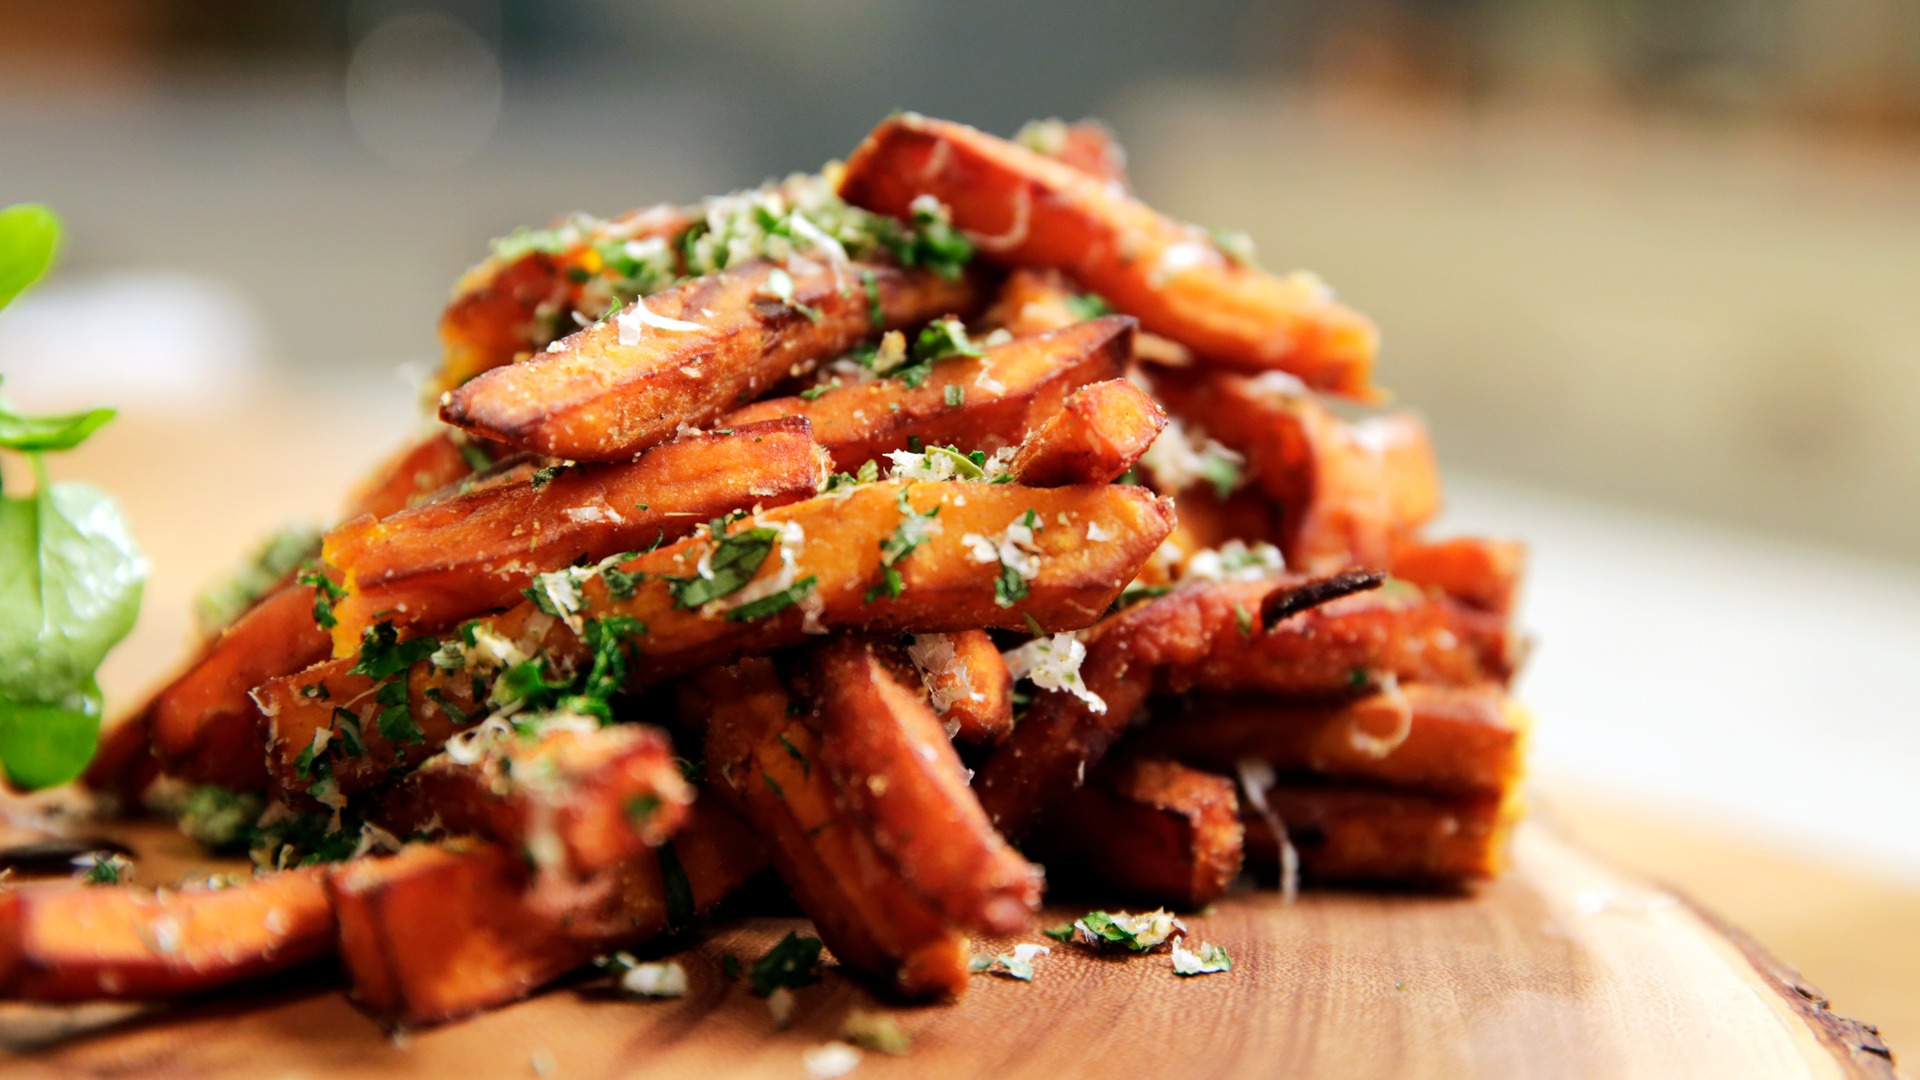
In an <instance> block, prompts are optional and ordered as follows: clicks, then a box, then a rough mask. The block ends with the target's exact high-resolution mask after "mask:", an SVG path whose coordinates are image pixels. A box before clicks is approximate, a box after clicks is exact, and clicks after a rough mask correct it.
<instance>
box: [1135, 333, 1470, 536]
mask: <svg viewBox="0 0 1920 1080" xmlns="http://www.w3.org/2000/svg"><path fill="white" fill-rule="evenodd" d="M1272 383H1273V380H1271V379H1270V378H1269V379H1257V378H1247V377H1245V376H1240V375H1230V374H1223V373H1214V372H1193V371H1188V372H1165V371H1163V372H1157V373H1155V375H1154V377H1153V385H1154V390H1155V392H1157V393H1158V394H1159V395H1160V396H1161V398H1162V399H1163V400H1164V401H1166V403H1167V407H1168V409H1169V410H1170V411H1171V412H1172V413H1173V414H1174V415H1176V416H1178V417H1180V418H1181V419H1182V420H1183V421H1185V422H1186V423H1188V424H1190V425H1193V426H1196V427H1198V428H1200V429H1201V430H1204V431H1205V432H1206V434H1207V435H1208V436H1210V437H1212V438H1215V439H1218V440H1220V441H1221V442H1222V443H1224V444H1226V445H1227V446H1228V447H1231V448H1232V449H1234V450H1236V451H1238V452H1239V453H1241V454H1242V455H1244V456H1245V457H1246V459H1247V474H1248V475H1247V477H1246V479H1247V481H1248V482H1249V483H1250V484H1252V485H1253V486H1254V488H1255V489H1256V490H1257V491H1258V492H1259V493H1260V494H1262V495H1265V496H1266V498H1267V500H1268V503H1269V505H1271V506H1275V507H1277V509H1278V517H1279V533H1280V535H1279V536H1278V538H1277V539H1276V540H1275V542H1276V543H1278V544H1279V546H1280V549H1281V550H1282V551H1283V552H1285V553H1286V557H1287V565H1288V567H1290V568H1292V569H1295V570H1299V571H1302V572H1304V573H1330V572H1332V571H1335V570H1338V569H1341V568H1343V567H1347V566H1370V567H1374V568H1376V569H1384V568H1386V566H1387V564H1388V561H1389V560H1390V559H1391V557H1392V553H1393V545H1394V542H1395V541H1396V540H1397V539H1399V538H1401V537H1404V536H1407V535H1410V534H1411V533H1412V532H1413V530H1414V529H1416V528H1418V527H1419V526H1420V525H1422V524H1424V523H1425V522H1426V521H1428V520H1429V519H1431V518H1432V517H1433V516H1434V515H1435V514H1436V513H1438V512H1439V510H1440V474H1439V470H1438V468H1437V466H1436V465H1435V463H1434V457H1433V444H1432V442H1431V441H1430V440H1429V439H1428V438H1427V431H1426V426H1425V425H1424V424H1422V423H1421V422H1420V420H1419V418H1418V417H1416V416H1414V415H1413V414H1412V413H1407V412H1393V413H1387V414H1384V415H1380V416H1375V417H1372V418H1370V419H1367V420H1362V421H1359V422H1358V423H1348V422H1347V421H1345V420H1342V419H1341V418H1340V417H1338V416H1336V415H1334V413H1333V411H1332V410H1330V409H1328V408H1327V407H1326V406H1324V405H1322V404H1320V403H1319V402H1317V401H1315V400H1314V399H1313V397H1312V396H1311V395H1309V394H1307V393H1305V392H1304V390H1302V389H1300V388H1298V387H1294V386H1288V385H1285V384H1282V385H1280V386H1278V387H1276V386H1274V385H1272Z"/></svg>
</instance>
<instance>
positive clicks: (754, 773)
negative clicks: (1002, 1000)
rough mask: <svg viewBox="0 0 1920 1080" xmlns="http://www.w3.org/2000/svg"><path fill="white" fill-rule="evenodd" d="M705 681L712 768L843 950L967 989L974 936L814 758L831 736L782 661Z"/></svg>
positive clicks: (909, 982) (911, 979)
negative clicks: (794, 713)
mask: <svg viewBox="0 0 1920 1080" xmlns="http://www.w3.org/2000/svg"><path fill="white" fill-rule="evenodd" d="M699 683H700V684H701V686H700V691H699V697H700V699H701V700H702V701H703V702H704V703H705V709H706V717H705V719H706V730H707V739H706V759H707V761H706V764H707V776H708V778H709V780H710V781H711V783H712V784H713V786H714V788H715V789H716V790H718V791H720V792H722V793H724V794H725V795H726V796H727V797H728V798H730V799H732V800H733V801H734V803H735V805H736V806H737V807H738V809H739V811H740V814H741V816H743V817H745V818H746V819H747V820H748V821H750V822H751V823H752V824H753V826H754V828H755V829H756V830H757V831H758V833H759V835H760V836H761V837H762V838H763V839H764V840H765V841H766V843H767V846H768V850H769V854H770V855H771V856H772V859H773V864H774V867H775V868H776V869H778V870H779V871H780V876H781V878H782V879H783V880H784V881H786V883H787V885H788V887H789V888H791V889H792V890H793V894H794V898H795V899H796V900H798V901H799V902H800V906H801V908H802V909H803V910H804V911H806V913H807V915H808V917H810V918H811V919H812V920H813V924H814V928H815V929H817V930H819V932H820V939H821V940H822V941H824V942H826V944H827V947H828V948H830V949H832V950H833V955H834V956H835V957H836V958H837V959H838V960H839V961H840V962H841V963H842V964H845V965H846V966H848V967H850V968H853V969H854V970H856V971H861V972H865V973H867V974H869V975H871V976H874V977H876V978H879V979H881V980H883V981H885V982H886V983H887V985H889V986H891V987H893V988H894V989H895V990H897V991H899V992H900V993H902V994H905V995H907V996H909V997H939V996H957V995H959V994H960V993H962V992H964V991H965V990H966V986H967V961H968V948H967V939H966V938H965V937H964V936H962V935H961V934H960V933H958V932H957V931H956V930H955V929H954V928H953V927H952V926H950V925H949V924H948V923H947V922H946V920H944V919H943V918H941V916H940V915H939V913H938V912H937V911H935V910H934V908H933V907H932V906H930V905H929V904H928V902H927V901H926V900H925V899H924V898H923V897H922V896H921V895H920V894H919V893H918V892H916V891H915V890H914V889H913V888H911V887H910V886H909V885H908V884H907V882H906V880H905V879H904V878H903V877H902V876H901V874H900V872H899V871H898V870H896V869H895V868H894V867H893V866H892V865H891V864H890V863H889V862H888V861H887V859H886V858H885V856H884V855H883V854H882V853H881V852H880V850H879V849H878V847H877V846H876V845H875V844H874V842H873V839H872V835H871V830H870V827H869V826H867V825H866V824H865V823H864V822H862V821H860V820H858V819H857V818H856V817H855V816H854V815H853V813H852V812H851V811H850V810H848V809H847V808H846V807H845V806H844V804H843V803H842V802H841V799H840V792H838V791H836V790H835V787H834V784H833V783H832V782H831V781H830V780H829V779H828V775H827V770H826V769H825V768H824V767H822V768H818V769H816V768H814V767H813V765H812V762H814V761H815V760H817V759H818V755H819V753H820V750H821V743H820V741H819V740H818V739H816V738H815V736H814V734H813V732H811V731H809V730H808V729H807V727H806V725H804V724H802V723H800V722H799V721H798V720H796V719H794V718H792V717H790V716H788V715H787V713H788V706H789V703H790V701H791V699H790V698H789V696H788V694H787V691H786V689H785V687H784V686H782V685H781V682H780V679H779V677H778V675H777V674H776V673H775V672H774V670H773V667H772V665H771V664H769V663H768V662H766V661H764V660H748V661H745V662H743V663H742V664H739V665H737V666H736V667H735V669H733V670H732V671H729V672H713V673H707V674H704V675H703V677H702V678H701V679H700V680H699Z"/></svg>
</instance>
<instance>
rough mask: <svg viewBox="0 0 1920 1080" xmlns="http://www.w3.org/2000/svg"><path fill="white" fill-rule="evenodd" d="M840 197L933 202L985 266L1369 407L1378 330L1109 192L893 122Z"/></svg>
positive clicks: (1063, 167)
mask: <svg viewBox="0 0 1920 1080" xmlns="http://www.w3.org/2000/svg"><path fill="white" fill-rule="evenodd" d="M840 194H841V197H842V198H844V199H846V200H847V201H848V202H850V203H853V204H854V205H856V206H863V207H865V208H867V209H869V210H874V211H878V212H880V213H885V214H892V215H894V216H895V217H901V218H905V217H907V216H908V215H909V214H910V212H911V205H912V203H913V201H914V200H915V199H916V198H919V197H921V196H929V195H930V196H932V197H933V198H935V199H937V200H939V201H940V203H941V204H942V205H944V206H946V207H947V208H948V209H949V210H950V212H951V213H952V217H953V223H954V224H955V225H956V226H958V227H959V228H961V229H962V230H964V231H965V232H967V233H968V235H969V236H971V237H972V238H973V241H974V243H975V245H976V247H977V248H978V249H979V251H980V253H981V254H982V255H984V256H985V257H987V258H990V259H993V260H996V261H999V262H1004V263H1007V264H1009V265H1012V266H1020V267H1051V268H1054V269H1059V270H1065V271H1067V272H1068V273H1071V274H1072V275H1074V277H1075V278H1077V279H1078V280H1080V281H1081V282H1084V283H1085V284H1086V285H1087V287H1088V288H1090V289H1092V290H1093V291H1094V292H1096V293H1098V294H1100V295H1101V296H1102V297H1104V298H1105V299H1106V300H1107V302H1108V303H1110V304H1112V305H1113V306H1114V308H1115V309H1116V310H1118V311H1121V312H1123V313H1125V314H1128V315H1132V316H1134V317H1136V318H1138V319H1139V320H1140V323H1141V325H1142V326H1143V327H1144V328H1145V329H1147V330H1149V331H1151V332H1153V333H1155V334H1160V335H1163V336H1165V337H1168V338H1172V339H1173V340H1174V341H1177V342H1179V343H1180V344H1182V345H1184V346H1186V347H1188V348H1190V349H1192V350H1194V351H1195V352H1197V353H1199V354H1200V355H1201V356H1202V357H1204V358H1205V359H1206V360H1208V361H1211V362H1214V363H1217V364H1221V365H1227V366H1232V367H1236V368H1240V369H1243V370H1254V371H1259V370H1271V369H1278V370H1282V371H1287V372H1290V373H1292V374H1294V375H1296V376H1298V377H1299V378H1300V379H1302V380H1304V381H1305V382H1306V383H1307V384H1308V385H1309V386H1311V387H1313V388H1315V389H1317V390H1324V391H1327V392H1330V393H1336V394H1343V395H1346V396H1348V397H1354V398H1360V399H1363V400H1371V399H1374V398H1376V397H1378V396H1379V391H1378V390H1376V389H1375V388H1374V386H1373V384H1372V382H1371V380H1370V377H1369V371H1370V369H1371V367H1372V365H1373V358H1374V352H1375V349H1376V342H1377V336H1378V335H1377V334H1376V332H1375V330H1374V327H1373V324H1372V323H1371V322H1369V321H1367V320H1366V319H1365V318H1364V317H1362V316H1361V315H1359V314H1358V313H1357V312H1354V311H1353V310H1351V309H1349V308H1347V307H1344V306H1342V305H1340V304H1338V303H1336V302H1334V301H1333V299H1332V298H1331V297H1330V296H1329V295H1328V293H1327V292H1326V290H1325V288H1324V286H1322V285H1321V284H1320V283H1319V282H1318V281H1317V280H1314V279H1312V278H1310V277H1307V276H1304V275H1292V276H1289V277H1276V276H1274V275H1272V274H1268V273H1266V272H1264V271H1262V270H1259V269H1257V268H1255V267H1252V266H1248V265H1244V264H1243V263H1241V262H1239V261H1237V260H1236V259H1234V258H1233V257H1231V256H1230V255H1229V254H1228V253H1226V252H1224V251H1222V250H1221V249H1220V248H1219V247H1217V246H1216V245H1215V244H1214V243H1213V242H1212V241H1211V240H1210V239H1209V238H1208V237H1207V236H1206V234H1204V233H1201V232H1199V231H1198V230H1196V229H1193V228H1192V227H1190V226H1186V225H1182V224H1180V223H1178V222H1175V221H1173V220H1171V219H1169V218H1167V217H1165V216H1163V215H1161V214H1159V213H1157V212H1155V211H1154V210H1152V209H1151V208H1149V207H1147V206H1145V205H1144V204H1142V203H1140V202H1137V201H1135V200H1134V199H1133V198H1131V197H1130V196H1128V195H1127V194H1126V193H1125V192H1123V191H1117V190H1115V189H1114V187H1113V186H1112V185H1110V184H1108V183H1106V182H1105V181H1102V180H1100V179H1097V178H1095V177H1093V176H1090V175H1088V174H1087V173H1084V172H1082V171H1080V170H1078V169H1076V168H1074V167H1073V166H1071V165H1068V164H1065V163H1063V162H1060V161H1057V160H1054V159H1052V158H1048V157H1046V156H1044V155H1042V154H1038V153H1035V152H1034V151H1032V150H1029V149H1027V148H1025V147H1022V146H1018V145H1015V144H1013V143H1011V142H1007V141H1006V140H1003V139H997V138H994V137H993V136H991V135H987V134H984V133H982V132H980V131H977V130H975V129H973V128H970V127H967V126H965V125H963V124H955V123H950V122H947V121H941V120H931V119H928V118H926V117H922V116H916V115H913V114H900V115H896V116H892V117H889V118H888V119H886V120H884V121H882V122H881V123H880V125H879V126H878V127H876V128H875V129H874V130H873V132H872V133H871V134H869V135H868V136H867V138H866V141H865V142H863V143H862V144H861V145H860V147H859V149H857V150H855V151H854V153H853V155H852V157H850V158H848V160H847V166H846V172H845V175H844V177H843V178H842V180H841V184H840Z"/></svg>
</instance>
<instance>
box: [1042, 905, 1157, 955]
mask: <svg viewBox="0 0 1920 1080" xmlns="http://www.w3.org/2000/svg"><path fill="white" fill-rule="evenodd" d="M1186 929H1187V928H1186V926H1185V925H1184V924H1182V923H1181V922H1180V920H1179V919H1176V918H1174V917H1173V915H1172V914H1171V913H1170V912H1168V911H1167V910H1166V909H1165V908H1159V909H1156V910H1154V911H1149V912H1147V913H1146V914H1144V915H1132V914H1129V913H1127V912H1124V911H1114V912H1107V911H1089V912H1087V913H1086V914H1085V915H1082V916H1081V917H1080V918H1078V919H1075V920H1074V921H1073V922H1072V923H1069V924H1065V925H1061V926H1056V927H1052V928H1050V929H1047V930H1044V931H1042V933H1044V934H1046V935H1047V936H1048V937H1050V938H1052V939H1054V940H1055V941H1072V942H1078V943H1079V944H1081V945H1086V946H1088V947H1090V948H1120V949H1125V950H1127V951H1129V952H1137V953H1144V952H1152V951H1153V950H1155V949H1157V948H1159V947H1160V946H1162V945H1164V944H1166V943H1167V941H1168V939H1170V938H1175V937H1178V936H1180V935H1181V934H1183V933H1185V932H1186Z"/></svg>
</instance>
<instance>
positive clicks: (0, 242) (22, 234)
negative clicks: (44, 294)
mask: <svg viewBox="0 0 1920 1080" xmlns="http://www.w3.org/2000/svg"><path fill="white" fill-rule="evenodd" d="M59 247H60V219H59V218H57V217H55V216H54V213H53V211H51V210H49V209H47V208H46V207H44V206H41V205H39V204H38V203H19V204H16V205H14V206H9V207H7V208H6V209H4V210H0V307H6V306H7V305H8V304H9V303H11V302H12V301H13V298H14V297H16V296H18V295H20V293H21V292H22V291H24V290H25V289H26V287H27V286H29V285H32V284H33V283H34V282H36V281H39V280H40V275H42V274H44V273H46V272H47V267H49V266H52V265H53V256H54V252H55V251H57V250H58V249H59Z"/></svg>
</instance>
